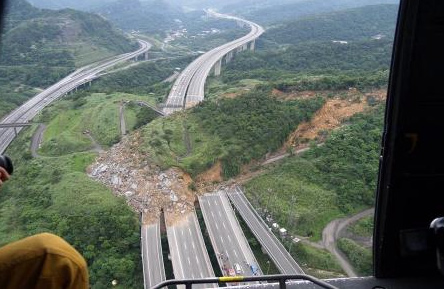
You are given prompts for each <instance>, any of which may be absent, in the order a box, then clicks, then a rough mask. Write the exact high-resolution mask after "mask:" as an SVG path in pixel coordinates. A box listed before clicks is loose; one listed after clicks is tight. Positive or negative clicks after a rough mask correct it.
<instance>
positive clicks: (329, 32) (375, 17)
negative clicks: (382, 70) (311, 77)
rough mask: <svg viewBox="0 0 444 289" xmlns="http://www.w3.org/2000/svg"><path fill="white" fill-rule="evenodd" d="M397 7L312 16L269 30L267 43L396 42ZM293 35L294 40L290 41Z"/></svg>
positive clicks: (361, 8)
mask: <svg viewBox="0 0 444 289" xmlns="http://www.w3.org/2000/svg"><path fill="white" fill-rule="evenodd" d="M397 12H398V5H373V6H365V7H360V8H355V9H350V10H343V11H339V12H335V13H330V14H322V15H318V16H311V17H307V18H303V19H300V20H298V21H293V22H289V23H285V24H283V25H281V26H278V27H277V28H272V29H270V30H268V31H267V32H266V33H265V35H264V41H272V42H275V43H287V44H299V43H301V42H307V41H331V40H344V41H351V40H362V39H370V38H371V37H373V36H376V35H380V36H381V37H385V38H389V39H390V40H391V39H393V35H394V31H395V24H396V15H397ZM288 35H292V37H288Z"/></svg>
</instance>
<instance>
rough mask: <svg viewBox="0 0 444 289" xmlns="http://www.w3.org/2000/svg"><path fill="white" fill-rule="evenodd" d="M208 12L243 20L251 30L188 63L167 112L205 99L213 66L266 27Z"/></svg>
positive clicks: (171, 97) (254, 37) (178, 79)
mask: <svg viewBox="0 0 444 289" xmlns="http://www.w3.org/2000/svg"><path fill="white" fill-rule="evenodd" d="M207 13H209V14H210V15H213V16H215V17H220V18H225V19H230V20H235V21H239V22H242V23H244V24H246V25H248V26H250V27H251V30H250V32H249V33H248V34H247V35H245V36H243V37H241V38H239V39H236V40H234V41H231V42H229V43H226V44H224V45H221V46H219V47H217V48H214V49H212V50H210V51H209V52H207V53H205V54H203V55H201V56H199V57H198V58H197V59H196V60H194V61H193V62H192V63H191V64H190V65H188V66H187V67H186V68H185V70H184V71H182V73H181V74H180V75H179V77H178V78H177V79H176V81H175V83H174V85H173V88H172V89H171V91H170V93H169V95H168V99H167V102H166V104H165V108H164V112H165V113H166V114H170V113H173V112H174V111H177V110H181V109H183V108H184V107H190V106H193V105H195V104H196V103H198V102H200V101H202V100H203V99H204V91H205V81H206V79H207V76H208V74H209V73H210V71H211V68H212V67H213V66H214V65H215V64H216V63H217V62H218V61H221V60H222V58H223V57H224V55H227V54H228V53H230V52H231V51H233V50H236V49H238V48H239V47H244V46H245V45H247V44H248V43H249V42H252V41H254V40H255V39H256V38H258V37H259V36H260V35H261V34H262V33H263V32H264V29H263V28H262V27H261V26H259V25H257V24H256V23H253V22H251V21H247V20H244V19H241V18H238V17H233V16H229V15H224V14H219V13H216V12H213V11H211V10H208V11H207Z"/></svg>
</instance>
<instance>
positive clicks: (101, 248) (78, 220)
mask: <svg viewBox="0 0 444 289" xmlns="http://www.w3.org/2000/svg"><path fill="white" fill-rule="evenodd" d="M29 135H30V134H29V131H28V133H25V134H24V135H22V136H21V137H20V140H19V141H16V142H15V145H14V147H13V148H11V149H10V150H8V154H9V155H11V156H12V157H13V159H14V165H15V172H14V176H13V177H12V179H11V180H10V181H9V182H8V183H7V184H5V186H4V187H2V191H1V193H0V203H1V207H0V240H1V243H0V246H1V245H4V244H6V243H9V242H12V241H15V240H18V239H20V238H23V237H25V236H29V235H33V234H36V233H39V232H52V233H55V234H57V235H59V236H61V237H63V238H64V239H65V240H67V241H68V242H69V243H71V244H72V245H73V246H74V247H75V248H76V249H77V250H79V252H80V253H81V254H82V255H83V256H84V257H85V258H86V260H87V262H88V267H89V268H88V269H89V273H90V282H91V285H92V288H97V289H100V288H109V286H110V282H111V281H112V280H114V279H116V280H118V282H119V286H117V287H116V288H140V287H142V280H141V279H142V268H141V260H140V236H139V233H138V232H139V225H138V220H137V217H136V215H135V214H134V213H133V212H131V210H130V209H129V207H128V206H127V205H126V203H125V202H124V200H122V199H118V198H116V197H115V196H113V195H112V193H111V192H110V190H109V189H107V188H105V187H104V186H103V185H100V184H98V183H97V182H95V181H93V180H91V179H90V178H89V177H88V176H87V175H86V174H85V169H86V167H87V166H88V164H90V163H91V162H92V161H93V160H94V158H95V154H93V153H88V152H86V153H77V154H68V155H64V156H61V157H51V158H38V159H30V155H29V154H28V153H25V154H24V153H23V152H26V151H28V150H29Z"/></svg>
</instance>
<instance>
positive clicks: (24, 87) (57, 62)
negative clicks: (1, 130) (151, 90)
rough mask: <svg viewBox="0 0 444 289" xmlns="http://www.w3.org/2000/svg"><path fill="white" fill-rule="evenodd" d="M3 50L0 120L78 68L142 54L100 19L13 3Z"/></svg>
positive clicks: (19, 1)
mask: <svg viewBox="0 0 444 289" xmlns="http://www.w3.org/2000/svg"><path fill="white" fill-rule="evenodd" d="M6 12H7V14H6V17H5V21H4V24H5V25H4V29H3V34H2V39H1V47H0V91H1V92H2V95H1V97H0V117H1V116H3V115H4V114H5V113H7V112H8V111H10V110H11V109H13V108H15V107H16V106H17V105H19V104H21V103H23V101H25V100H26V99H27V98H28V97H30V96H32V95H34V94H35V93H36V92H37V91H36V90H34V88H35V87H47V86H49V85H51V84H53V83H55V82H56V81H58V80H60V79H61V78H62V77H64V76H66V75H67V74H68V73H70V72H72V71H73V70H74V69H75V68H76V67H80V66H83V65H85V64H88V63H92V62H95V61H98V60H101V59H104V58H107V57H110V56H113V55H117V54H121V53H124V52H129V51H132V50H134V49H136V47H137V44H135V43H133V42H131V41H130V40H129V39H128V38H127V37H125V36H124V35H123V34H122V33H120V32H118V31H117V30H115V29H114V28H113V27H112V26H111V24H110V23H109V22H107V21H106V20H104V19H103V18H101V17H100V16H97V15H94V14H90V13H84V12H78V11H74V10H71V9H66V10H60V11H52V10H42V9H38V8H35V7H33V6H32V5H30V4H29V3H28V2H26V1H24V0H14V1H11V2H10V5H9V6H8V9H7V11H6Z"/></svg>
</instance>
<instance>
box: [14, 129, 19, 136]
mask: <svg viewBox="0 0 444 289" xmlns="http://www.w3.org/2000/svg"><path fill="white" fill-rule="evenodd" d="M14 134H15V137H17V134H18V133H17V128H16V127H14Z"/></svg>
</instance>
